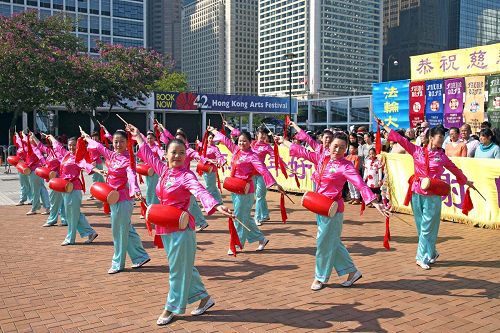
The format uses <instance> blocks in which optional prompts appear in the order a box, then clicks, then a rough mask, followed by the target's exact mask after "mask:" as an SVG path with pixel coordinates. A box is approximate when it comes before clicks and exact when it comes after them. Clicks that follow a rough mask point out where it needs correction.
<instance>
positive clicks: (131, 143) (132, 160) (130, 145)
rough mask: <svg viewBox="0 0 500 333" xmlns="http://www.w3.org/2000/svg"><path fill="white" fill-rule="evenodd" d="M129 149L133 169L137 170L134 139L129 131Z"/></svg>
mask: <svg viewBox="0 0 500 333" xmlns="http://www.w3.org/2000/svg"><path fill="white" fill-rule="evenodd" d="M127 149H128V153H129V158H130V167H131V168H132V170H135V156H134V139H132V134H130V132H127Z"/></svg>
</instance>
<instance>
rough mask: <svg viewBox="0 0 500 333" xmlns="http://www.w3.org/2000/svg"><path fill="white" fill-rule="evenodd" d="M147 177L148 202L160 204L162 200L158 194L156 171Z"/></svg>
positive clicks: (148, 203)
mask: <svg viewBox="0 0 500 333" xmlns="http://www.w3.org/2000/svg"><path fill="white" fill-rule="evenodd" d="M144 178H146V204H147V205H148V206H149V205H152V204H159V203H160V200H158V196H157V195H156V185H157V184H158V179H159V178H160V177H158V175H157V174H156V173H155V174H153V175H152V176H150V177H148V176H146V177H144Z"/></svg>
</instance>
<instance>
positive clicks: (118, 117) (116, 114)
mask: <svg viewBox="0 0 500 333" xmlns="http://www.w3.org/2000/svg"><path fill="white" fill-rule="evenodd" d="M116 116H117V117H118V118H119V119H120V120H121V121H123V123H124V124H125V125H128V123H127V122H126V121H125V119H123V118H122V117H120V115H119V114H116Z"/></svg>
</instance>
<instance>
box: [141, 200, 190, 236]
mask: <svg viewBox="0 0 500 333" xmlns="http://www.w3.org/2000/svg"><path fill="white" fill-rule="evenodd" d="M145 218H146V220H147V221H148V222H150V223H153V224H156V225H158V226H160V227H166V228H178V229H181V230H184V229H186V227H187V226H188V223H189V213H188V212H186V211H183V210H182V209H179V208H177V207H174V206H168V205H161V204H152V205H149V207H148V209H147V210H146V216H145Z"/></svg>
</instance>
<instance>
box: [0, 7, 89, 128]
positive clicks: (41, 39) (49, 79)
mask: <svg viewBox="0 0 500 333" xmlns="http://www.w3.org/2000/svg"><path fill="white" fill-rule="evenodd" d="M71 27H72V23H71V21H70V20H68V19H66V18H64V17H62V16H52V17H49V18H47V19H44V20H40V19H39V18H38V13H37V12H36V11H28V12H24V13H21V14H18V15H15V16H13V17H0V112H13V113H14V116H13V118H12V122H11V128H12V127H13V126H14V124H15V122H16V120H17V117H18V116H19V114H21V113H22V112H30V111H34V110H44V109H46V107H47V106H48V105H51V104H57V103H59V102H61V97H62V96H63V93H62V90H64V87H63V86H61V85H60V84H59V79H60V77H62V76H64V75H67V73H68V71H69V70H70V68H71V67H70V66H69V65H70V62H69V60H68V57H70V56H72V55H75V54H77V50H78V48H79V47H80V42H79V40H78V38H77V37H76V36H74V35H73V34H72V33H71V32H70V30H71Z"/></svg>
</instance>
